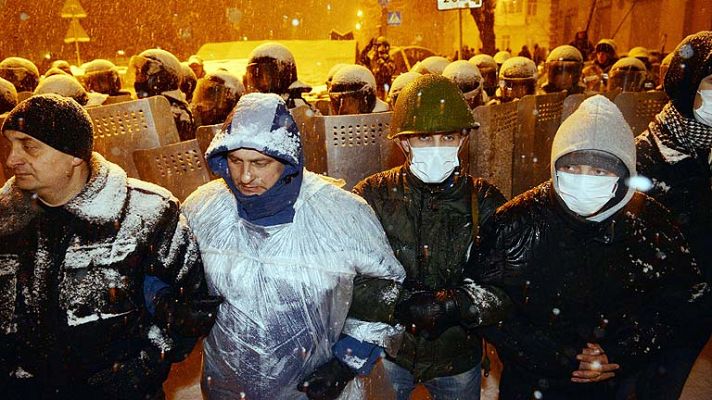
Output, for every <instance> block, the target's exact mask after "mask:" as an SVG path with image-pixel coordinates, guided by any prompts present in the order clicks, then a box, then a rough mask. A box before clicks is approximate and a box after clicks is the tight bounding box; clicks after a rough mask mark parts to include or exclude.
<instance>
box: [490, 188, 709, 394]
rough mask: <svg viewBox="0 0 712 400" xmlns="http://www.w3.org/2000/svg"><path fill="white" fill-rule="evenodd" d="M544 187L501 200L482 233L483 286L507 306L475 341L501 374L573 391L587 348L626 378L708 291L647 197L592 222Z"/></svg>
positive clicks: (680, 240)
mask: <svg viewBox="0 0 712 400" xmlns="http://www.w3.org/2000/svg"><path fill="white" fill-rule="evenodd" d="M551 185H552V184H551V181H548V182H545V183H543V184H541V185H539V186H538V187H536V188H534V189H531V190H529V191H527V192H525V193H523V194H521V195H519V196H518V197H516V198H515V199H513V200H511V201H510V202H508V203H507V204H505V205H504V206H502V207H501V208H500V209H498V210H497V213H496V214H495V216H494V218H493V219H492V224H489V225H488V226H487V227H485V228H484V229H483V232H482V236H483V237H482V240H483V243H482V255H483V256H484V257H485V258H486V261H485V262H486V265H487V268H489V269H488V271H487V273H486V278H485V282H486V283H488V284H492V285H497V286H499V287H501V288H503V289H504V290H505V291H506V293H507V294H508V295H509V296H510V298H511V300H512V302H513V304H514V310H513V312H512V313H511V314H510V316H509V318H507V319H506V320H505V321H504V322H503V323H502V324H501V326H499V327H493V328H489V329H486V331H485V332H484V335H485V337H486V338H487V339H489V340H490V341H492V342H493V343H494V344H495V346H496V347H497V350H498V352H499V355H500V358H501V359H502V361H503V363H504V364H505V369H506V368H507V367H508V366H509V367H510V368H512V369H516V370H518V371H525V372H526V374H527V375H528V376H529V379H531V381H532V383H533V385H536V383H537V382H538V381H539V380H540V379H546V380H547V382H548V383H549V385H551V386H552V387H555V386H560V387H564V388H565V390H574V392H575V390H577V389H576V388H583V386H581V385H579V386H576V385H577V384H574V383H570V382H569V379H570V377H571V373H572V372H573V371H574V370H576V369H578V362H577V361H576V358H575V357H576V355H577V354H579V353H580V352H581V350H582V349H583V348H584V347H585V346H586V343H587V342H594V343H598V344H600V345H601V347H602V348H603V349H604V351H605V352H606V353H607V355H608V358H609V361H610V362H612V363H617V364H620V365H621V369H620V370H619V371H618V372H617V374H618V375H625V374H627V373H630V372H632V371H634V370H635V369H636V368H637V367H638V366H639V365H640V363H641V362H643V361H644V360H645V359H646V358H647V357H648V356H649V355H651V354H652V353H654V352H655V351H656V350H658V349H660V348H661V347H662V346H665V345H666V343H667V342H668V341H669V340H670V338H671V336H673V335H675V334H676V332H679V330H680V329H685V328H686V326H685V324H687V323H689V322H690V319H689V318H690V316H693V315H695V313H696V312H698V311H699V310H698V309H697V307H703V306H704V305H703V302H705V301H706V300H707V299H709V290H708V288H707V286H706V284H704V283H703V282H702V278H701V276H700V274H699V271H698V269H697V268H696V266H695V264H694V261H693V260H692V258H691V256H690V251H689V248H688V245H687V243H686V241H685V240H684V238H683V237H682V235H681V234H680V233H679V231H678V230H677V229H676V228H675V227H674V225H673V224H672V223H671V221H670V219H669V216H668V213H667V211H666V210H665V209H664V208H663V207H662V206H660V205H659V204H658V203H657V202H655V201H654V200H652V199H651V198H649V197H647V196H645V195H643V194H640V193H636V194H634V196H633V198H632V200H631V201H630V202H629V203H628V204H627V205H626V206H625V207H624V208H623V209H621V210H620V211H619V212H617V213H616V214H614V215H613V216H612V217H610V218H608V219H607V220H605V221H603V222H600V223H596V222H590V221H586V220H584V219H582V218H580V217H578V216H576V215H574V214H572V213H571V212H570V211H568V209H566V208H565V207H564V206H563V205H562V204H561V203H560V201H561V200H560V199H559V198H558V196H556V195H555V193H554V191H553V190H552V187H551ZM595 385H598V384H595Z"/></svg>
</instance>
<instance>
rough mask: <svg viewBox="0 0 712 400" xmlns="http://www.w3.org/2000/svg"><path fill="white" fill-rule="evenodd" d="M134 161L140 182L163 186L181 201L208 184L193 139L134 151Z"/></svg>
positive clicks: (203, 166)
mask: <svg viewBox="0 0 712 400" xmlns="http://www.w3.org/2000/svg"><path fill="white" fill-rule="evenodd" d="M133 159H134V163H135V165H136V169H137V171H138V174H139V177H140V178H141V179H142V180H145V181H148V182H152V183H155V184H156V185H159V186H163V187H164V188H166V189H168V190H170V191H171V192H172V193H173V195H174V196H176V197H177V198H178V200H180V201H183V200H185V198H186V197H188V195H189V194H191V193H192V192H193V191H194V190H195V189H197V188H198V186H200V185H202V184H205V183H207V182H209V181H210V175H209V174H208V168H207V166H206V165H205V159H204V158H203V155H202V154H201V152H200V148H199V147H198V141H197V140H196V139H193V140H187V141H184V142H179V143H173V144H169V145H166V146H161V147H156V148H153V149H143V150H136V151H134V152H133Z"/></svg>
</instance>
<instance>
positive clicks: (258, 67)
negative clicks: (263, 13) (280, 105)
mask: <svg viewBox="0 0 712 400" xmlns="http://www.w3.org/2000/svg"><path fill="white" fill-rule="evenodd" d="M296 80H297V64H296V62H295V61H294V56H293V55H292V52H291V51H289V49H288V48H286V47H285V46H283V45H281V44H279V43H265V44H262V45H259V46H257V47H256V48H255V49H254V50H252V52H251V53H250V56H249V59H248V61H247V70H246V71H245V76H244V77H243V83H244V85H245V90H246V91H247V92H248V93H253V92H260V93H276V94H278V95H283V94H286V93H288V92H289V86H290V85H291V84H292V83H293V82H294V81H296Z"/></svg>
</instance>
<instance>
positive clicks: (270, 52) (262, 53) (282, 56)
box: [248, 42, 295, 64]
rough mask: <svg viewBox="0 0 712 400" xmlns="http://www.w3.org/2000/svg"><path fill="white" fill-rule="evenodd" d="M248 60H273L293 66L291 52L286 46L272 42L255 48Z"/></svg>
mask: <svg viewBox="0 0 712 400" xmlns="http://www.w3.org/2000/svg"><path fill="white" fill-rule="evenodd" d="M248 58H249V59H250V60H254V59H256V58H273V59H275V60H277V61H279V62H282V63H285V64H295V61H294V55H293V54H292V52H291V51H290V50H289V49H288V48H287V47H286V46H284V45H282V44H279V43H273V42H269V43H264V44H261V45H259V46H257V47H255V48H254V49H253V50H252V52H251V53H250V56H249V57H248Z"/></svg>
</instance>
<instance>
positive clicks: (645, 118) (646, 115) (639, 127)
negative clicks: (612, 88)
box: [615, 91, 668, 136]
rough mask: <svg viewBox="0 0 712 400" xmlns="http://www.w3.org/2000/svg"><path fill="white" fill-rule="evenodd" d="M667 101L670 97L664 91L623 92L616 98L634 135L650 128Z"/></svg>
mask: <svg viewBox="0 0 712 400" xmlns="http://www.w3.org/2000/svg"><path fill="white" fill-rule="evenodd" d="M667 102H668V97H667V95H666V94H665V92H663V91H652V92H623V93H621V94H619V95H618V96H617V97H616V100H615V103H616V105H617V106H618V108H619V109H620V110H621V113H623V118H625V120H626V122H628V125H630V129H631V130H632V131H633V135H634V136H638V135H639V134H641V133H643V131H645V129H647V128H648V124H649V123H650V122H651V121H652V120H653V119H654V118H655V116H656V115H657V114H658V113H659V112H660V111H661V110H662V109H663V107H664V106H665V104H666V103H667Z"/></svg>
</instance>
